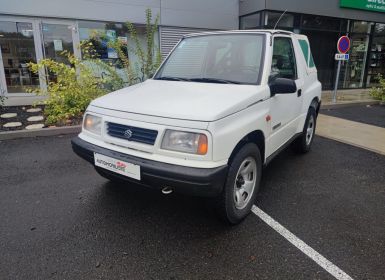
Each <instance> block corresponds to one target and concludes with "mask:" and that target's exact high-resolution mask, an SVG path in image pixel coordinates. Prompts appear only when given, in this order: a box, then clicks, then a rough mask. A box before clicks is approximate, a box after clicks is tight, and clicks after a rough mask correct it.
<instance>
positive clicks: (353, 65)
mask: <svg viewBox="0 0 385 280" xmlns="http://www.w3.org/2000/svg"><path fill="white" fill-rule="evenodd" d="M284 12H285V13H284ZM239 13H240V28H241V29H255V28H274V27H275V25H277V28H280V29H286V30H291V31H293V32H295V33H301V34H305V35H307V36H308V37H309V40H310V44H311V47H312V52H313V56H314V60H315V64H316V66H317V69H318V77H319V79H320V81H321V82H322V86H323V89H331V88H333V87H334V83H335V76H336V69H337V62H336V61H335V60H334V55H335V53H336V52H337V41H338V38H339V37H340V36H342V35H348V36H349V37H350V39H351V50H350V52H349V53H350V60H349V61H348V62H344V63H343V65H342V68H341V69H342V70H341V75H340V80H339V84H338V86H339V88H345V89H349V88H367V87H372V86H375V85H377V84H378V78H377V77H378V74H382V75H383V76H385V1H383V0H322V1H319V0H286V1H280V0H268V1H264V0H263V1H256V0H242V1H240V7H239ZM283 13H284V14H283ZM282 14H283V15H282ZM281 16H282V17H281ZM279 19H280V20H279ZM278 20H279V22H278Z"/></svg>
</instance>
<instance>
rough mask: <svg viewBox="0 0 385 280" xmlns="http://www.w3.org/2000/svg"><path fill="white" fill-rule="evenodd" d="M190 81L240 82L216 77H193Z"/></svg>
mask: <svg viewBox="0 0 385 280" xmlns="http://www.w3.org/2000/svg"><path fill="white" fill-rule="evenodd" d="M190 81H193V82H202V83H220V84H240V82H238V81H231V80H225V79H216V78H193V79H190Z"/></svg>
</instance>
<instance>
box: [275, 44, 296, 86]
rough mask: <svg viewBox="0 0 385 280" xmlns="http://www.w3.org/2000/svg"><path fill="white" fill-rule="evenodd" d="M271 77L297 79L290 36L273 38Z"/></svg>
mask: <svg viewBox="0 0 385 280" xmlns="http://www.w3.org/2000/svg"><path fill="white" fill-rule="evenodd" d="M271 77H272V78H287V79H291V80H296V79H297V65H296V60H295V54H294V48H293V44H292V41H291V38H288V37H275V38H274V46H273V60H272V65H271Z"/></svg>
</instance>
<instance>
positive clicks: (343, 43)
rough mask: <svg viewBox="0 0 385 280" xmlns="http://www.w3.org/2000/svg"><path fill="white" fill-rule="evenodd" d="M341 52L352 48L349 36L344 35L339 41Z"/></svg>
mask: <svg viewBox="0 0 385 280" xmlns="http://www.w3.org/2000/svg"><path fill="white" fill-rule="evenodd" d="M337 50H338V52H339V53H347V52H348V51H349V50H350V39H349V37H347V36H342V37H341V38H340V39H339V40H338V43H337Z"/></svg>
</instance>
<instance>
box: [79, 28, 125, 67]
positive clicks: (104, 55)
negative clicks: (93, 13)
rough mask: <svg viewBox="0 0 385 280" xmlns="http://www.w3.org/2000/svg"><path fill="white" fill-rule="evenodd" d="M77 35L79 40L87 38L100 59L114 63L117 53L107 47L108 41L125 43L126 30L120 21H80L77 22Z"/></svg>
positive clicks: (82, 40)
mask: <svg viewBox="0 0 385 280" xmlns="http://www.w3.org/2000/svg"><path fill="white" fill-rule="evenodd" d="M79 37H80V42H84V41H86V40H88V41H90V42H91V43H92V44H93V46H94V48H95V50H96V53H97V55H98V57H99V58H100V59H102V60H108V61H109V62H112V63H116V62H117V60H118V55H117V53H116V51H115V50H114V49H111V48H109V47H108V43H109V42H110V41H114V40H120V41H121V42H124V43H126V42H127V40H128V39H127V38H128V30H127V27H126V26H125V25H124V24H121V23H104V22H93V21H81V22H79Z"/></svg>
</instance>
